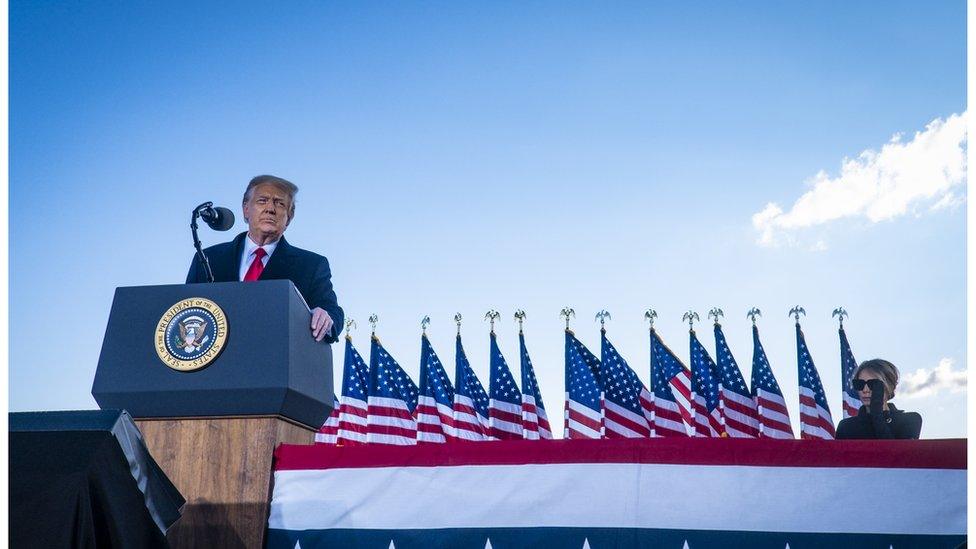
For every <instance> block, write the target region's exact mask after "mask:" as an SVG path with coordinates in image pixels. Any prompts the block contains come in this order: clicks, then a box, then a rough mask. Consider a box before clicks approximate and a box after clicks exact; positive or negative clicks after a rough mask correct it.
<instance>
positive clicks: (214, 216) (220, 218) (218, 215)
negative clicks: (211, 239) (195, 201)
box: [200, 206, 234, 231]
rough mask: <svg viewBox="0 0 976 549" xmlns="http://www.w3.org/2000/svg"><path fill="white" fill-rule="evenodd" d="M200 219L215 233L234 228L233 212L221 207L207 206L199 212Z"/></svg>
mask: <svg viewBox="0 0 976 549" xmlns="http://www.w3.org/2000/svg"><path fill="white" fill-rule="evenodd" d="M200 218H201V219H203V221H204V223H206V224H207V225H208V226H209V227H210V228H211V229H213V230H215V231H226V230H228V229H230V228H231V227H233V226H234V212H232V211H230V210H228V209H227V208H224V207H222V206H216V207H214V206H207V207H205V208H203V209H202V210H200Z"/></svg>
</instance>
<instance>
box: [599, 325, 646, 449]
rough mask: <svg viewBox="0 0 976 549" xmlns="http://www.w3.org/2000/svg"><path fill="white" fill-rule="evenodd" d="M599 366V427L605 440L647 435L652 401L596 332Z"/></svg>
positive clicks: (634, 375)
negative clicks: (600, 391)
mask: <svg viewBox="0 0 976 549" xmlns="http://www.w3.org/2000/svg"><path fill="white" fill-rule="evenodd" d="M600 363H601V370H602V374H603V413H604V418H603V424H604V426H605V427H606V437H607V438H645V437H649V436H651V422H653V418H654V398H653V397H652V396H651V393H650V392H649V391H648V390H647V388H646V387H644V384H643V383H642V382H641V380H640V378H638V377H637V373H636V372H634V371H633V370H632V369H631V368H630V366H628V365H627V362H626V361H624V359H623V357H621V356H620V353H618V352H617V349H615V348H614V346H613V344H612V343H610V340H609V339H607V333H606V330H600Z"/></svg>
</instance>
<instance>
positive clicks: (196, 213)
mask: <svg viewBox="0 0 976 549" xmlns="http://www.w3.org/2000/svg"><path fill="white" fill-rule="evenodd" d="M211 206H213V202H204V203H203V204H200V205H199V206H197V207H196V208H194V209H193V215H192V216H191V217H190V232H192V233H193V247H194V248H196V250H197V257H199V258H200V262H201V263H203V270H204V271H206V273H207V282H213V281H214V275H213V270H211V269H210V260H209V259H207V254H205V253H203V245H202V244H200V237H198V236H197V218H199V217H200V210H205V209H207V208H209V207H211Z"/></svg>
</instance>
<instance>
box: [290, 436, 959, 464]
mask: <svg viewBox="0 0 976 549" xmlns="http://www.w3.org/2000/svg"><path fill="white" fill-rule="evenodd" d="M275 460H276V463H275V469H276V470H278V471H287V470H301V469H336V468H364V467H406V466H420V467H434V466H456V465H524V464H547V463H661V464H682V465H745V466H766V467H875V468H878V467H880V468H909V469H963V470H964V469H966V440H965V439H941V440H773V439H741V438H740V439H732V438H724V439H722V438H718V439H716V438H705V439H695V438H654V439H612V440H606V439H604V440H512V441H500V442H489V443H484V444H431V445H424V446H407V447H394V446H391V447H387V446H356V447H336V446H331V445H326V444H316V445H308V446H303V445H291V444H283V445H281V446H279V447H278V449H277V450H275Z"/></svg>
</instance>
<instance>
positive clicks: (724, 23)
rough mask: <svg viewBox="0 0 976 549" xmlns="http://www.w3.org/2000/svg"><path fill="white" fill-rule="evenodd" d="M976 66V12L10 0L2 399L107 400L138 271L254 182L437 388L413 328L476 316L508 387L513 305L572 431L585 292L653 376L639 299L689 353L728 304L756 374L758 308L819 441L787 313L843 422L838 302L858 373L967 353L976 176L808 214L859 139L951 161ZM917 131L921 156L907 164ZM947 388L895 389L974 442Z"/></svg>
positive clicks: (589, 307) (483, 351) (298, 239)
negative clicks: (425, 321) (498, 317)
mask: <svg viewBox="0 0 976 549" xmlns="http://www.w3.org/2000/svg"><path fill="white" fill-rule="evenodd" d="M965 82H966V57H965V4H964V3H963V2H938V3H932V4H925V5H922V4H918V3H907V2H906V3H903V2H883V3H882V2H877V3H869V2H864V3H857V4H856V5H851V4H850V3H843V2H829V3H828V2H825V3H817V4H816V5H812V6H807V5H796V4H793V5H772V4H768V3H762V4H761V3H745V4H736V5H735V6H733V5H730V4H727V3H700V4H696V5H692V6H689V5H679V4H674V5H666V6H659V5H653V4H651V3H615V4H614V5H613V6H612V9H611V8H610V7H608V6H607V5H606V4H602V3H558V4H557V3H547V2H539V3H526V4H523V3H507V2H491V3H465V4H463V5H460V4H458V3H450V2H444V3H371V4H368V5H366V4H360V3H345V4H339V3H334V4H323V3H313V2H304V3H303V2H295V3H289V4H288V5H287V8H284V7H281V6H278V7H276V8H272V7H268V6H266V5H263V4H260V3H251V4H248V3H242V4H239V5H237V6H235V8H234V9H233V10H230V9H221V8H220V7H219V6H216V5H213V4H206V5H197V4H193V3H183V4H175V3H174V4H168V5H151V4H147V3H137V4H121V3H116V4H106V3H97V4H78V3H70V4H68V3H65V4H50V3H40V2H13V3H12V4H11V6H10V191H9V193H10V248H9V250H10V315H11V317H10V318H11V322H10V326H11V333H10V336H11V337H10V342H11V343H10V386H9V387H10V389H9V391H10V407H11V409H12V410H15V411H17V410H37V409H72V408H92V407H94V406H95V403H94V400H93V399H92V398H91V396H90V389H91V381H92V377H93V375H94V371H95V365H96V363H97V359H98V353H99V350H100V346H101V339H102V336H103V335H104V329H105V324H106V321H107V317H108V312H109V308H110V306H111V300H112V296H113V292H114V289H115V288H116V287H118V286H131V285H151V284H167V283H174V282H180V281H182V279H183V278H184V277H185V273H186V268H187V266H188V265H189V260H190V257H191V253H192V249H191V246H190V238H189V234H188V230H187V226H186V225H187V216H188V214H189V211H190V209H191V208H192V207H193V206H195V205H196V204H198V203H200V202H203V201H205V200H213V201H215V202H216V203H218V204H224V205H227V206H230V207H232V208H234V209H235V210H237V211H239V205H240V197H241V193H242V191H243V188H244V186H245V185H246V182H247V181H248V180H249V179H250V178H251V177H252V176H254V175H256V174H259V173H273V174H276V175H280V176H283V177H286V178H289V179H290V180H292V181H294V182H295V183H296V184H298V185H299V186H300V188H301V191H300V193H299V195H298V207H297V216H296V218H295V220H294V223H293V224H292V226H291V227H290V228H289V229H288V232H287V236H288V238H289V240H290V241H291V242H292V243H294V244H296V245H298V246H301V247H304V248H308V249H312V250H315V251H317V252H319V253H322V254H323V255H326V256H328V257H329V259H330V261H331V263H332V266H333V272H334V283H335V286H336V290H337V292H338V295H339V299H340V304H341V305H343V307H344V308H345V309H346V311H347V314H348V315H349V316H351V317H353V318H355V319H356V320H357V321H359V326H360V328H359V330H358V331H357V332H356V333H355V334H354V337H355V343H356V344H357V345H358V347H359V348H360V350H361V351H362V352H367V344H368V339H367V336H368V327H367V323H366V317H368V316H369V314H371V313H374V312H375V313H377V314H378V315H379V316H380V325H379V327H378V332H379V335H380V336H381V338H382V339H383V342H384V344H385V345H386V346H387V348H388V350H390V352H391V353H392V354H393V355H394V356H395V357H397V359H398V361H399V362H400V363H401V364H403V365H404V366H405V368H406V369H407V371H408V372H410V373H411V374H413V375H416V373H417V371H418V364H417V363H418V360H419V354H420V327H419V322H420V318H421V317H422V316H423V315H425V314H426V315H430V316H431V318H432V319H433V324H432V325H431V328H430V329H429V334H430V336H431V340H432V343H433V344H434V347H435V350H436V351H437V352H438V354H439V355H440V357H441V359H442V360H444V361H445V362H446V363H448V364H452V363H453V350H452V343H453V341H452V338H453V334H454V326H453V322H452V320H451V318H452V316H453V314H454V313H455V312H456V311H460V312H461V313H462V314H463V315H464V316H465V319H466V320H465V323H464V328H463V334H464V338H465V346H466V350H467V353H468V356H469V358H470V359H471V361H472V365H473V367H474V369H475V371H476V372H477V373H478V374H479V376H482V378H483V379H482V380H483V382H484V384H485V385H486V386H487V384H488V380H487V374H488V328H487V324H486V323H485V322H483V321H482V320H481V319H482V318H483V316H484V313H485V311H487V310H488V309H489V308H495V309H498V310H499V311H501V312H502V314H503V322H502V323H501V324H500V326H499V327H498V329H497V331H498V334H499V342H500V345H501V348H502V351H503V352H505V353H506V356H507V357H508V360H509V363H510V364H512V365H516V364H517V362H518V360H517V358H518V355H517V339H516V328H515V324H514V322H512V321H511V315H512V313H513V311H514V310H515V308H523V309H525V310H526V312H527V313H528V319H527V322H526V334H527V343H528V345H529V350H530V352H531V353H532V355H533V361H534V363H535V365H536V368H537V373H538V376H539V382H540V385H541V387H542V391H543V398H544V400H545V403H546V406H547V408H548V409H549V410H550V416H551V417H552V418H553V419H554V420H558V418H559V417H560V416H561V412H560V410H561V409H562V392H563V379H562V368H563V365H562V344H563V338H562V333H561V329H562V322H561V321H560V319H559V318H558V312H559V310H560V309H561V308H562V307H564V306H567V305H569V306H572V307H574V308H575V310H576V311H577V314H578V318H577V319H576V320H575V322H574V328H575V330H576V332H577V334H578V336H579V337H580V338H581V339H582V341H583V342H584V343H586V344H588V345H589V346H590V347H591V349H592V350H594V351H596V352H598V349H599V334H598V325H597V323H595V322H594V321H593V315H594V313H595V312H596V311H597V310H599V309H602V308H606V309H607V310H609V311H610V312H611V313H612V314H613V320H612V321H611V322H610V324H609V325H608V331H609V335H610V338H611V340H612V341H613V342H614V344H615V346H616V347H617V349H618V350H619V351H620V353H621V354H622V355H623V356H624V357H625V358H626V359H627V360H628V361H629V363H630V364H631V366H632V367H634V368H635V369H636V370H637V372H638V374H639V375H640V376H641V378H642V379H644V380H645V381H647V379H648V371H647V364H648V345H647V332H646V326H645V325H644V324H642V322H641V317H642V314H643V311H644V310H645V309H646V308H648V307H653V308H655V309H656V310H657V311H658V313H659V315H660V318H659V320H658V323H657V327H658V329H659V331H660V332H661V334H662V336H663V337H664V339H665V341H666V342H667V343H668V344H669V345H670V346H671V347H672V348H673V349H675V350H676V352H678V354H679V356H683V357H685V358H686V357H687V352H688V351H687V349H688V339H687V331H686V327H685V325H683V324H682V323H681V322H680V319H681V315H682V313H683V312H684V311H686V310H688V309H695V310H697V311H698V312H699V314H700V315H701V316H702V318H705V313H706V312H707V311H708V309H709V308H711V307H714V306H718V307H721V308H722V309H724V311H725V313H726V315H727V319H726V320H725V322H724V326H725V332H726V336H727V337H728V340H729V344H730V346H731V348H732V350H733V353H734V354H735V356H736V358H737V359H738V362H739V364H740V366H741V367H742V369H743V370H744V373H745V375H746V376H747V377H748V375H749V371H750V360H751V355H752V349H751V340H750V333H749V323H748V321H747V320H746V318H745V311H746V310H748V309H749V308H750V307H752V306H758V307H759V308H761V309H762V310H763V312H764V317H763V319H762V320H761V321H760V329H761V332H762V336H763V342H764V345H765V347H766V351H767V353H768V354H769V358H770V362H771V364H772V367H773V370H774V372H775V373H776V375H777V377H778V378H779V381H780V384H781V385H782V386H783V387H784V391H785V392H786V397H787V400H788V402H789V403H790V405H791V406H792V408H791V413H792V417H793V421H794V428H796V424H797V421H798V416H797V414H796V402H795V401H796V363H795V361H796V358H795V347H794V340H793V335H792V323H791V321H790V320H789V319H788V318H787V310H788V309H789V308H790V307H792V306H793V305H795V304H800V305H803V306H804V307H805V308H806V310H807V312H808V313H809V316H808V317H807V318H806V319H805V320H804V329H805V332H806V334H807V340H808V344H809V346H810V350H811V353H812V354H813V357H814V360H815V361H816V363H817V365H818V367H819V369H820V371H821V376H822V377H823V379H824V383H825V385H826V388H827V396H828V399H829V401H830V404H831V406H832V408H833V411H834V415H835V419H836V418H838V417H839V414H840V392H839V375H840V374H839V350H838V343H837V334H836V323H835V322H833V321H831V319H830V311H831V310H833V308H834V307H836V306H839V305H843V306H844V307H846V308H847V309H848V310H849V311H850V313H851V318H850V320H849V321H848V324H847V326H848V333H849V337H850V339H851V344H852V346H853V348H854V352H855V356H856V357H857V358H858V359H859V360H863V359H866V358H871V357H875V356H880V357H885V358H888V359H889V360H892V361H893V362H894V363H895V364H897V365H898V366H899V367H900V368H901V369H902V373H903V375H907V374H909V373H912V372H915V371H916V370H918V369H925V371H924V372H922V374H920V375H921V376H922V377H924V375H928V373H931V372H935V371H936V369H937V368H936V367H937V366H938V365H939V364H940V363H941V362H942V361H945V360H948V361H949V363H948V364H950V367H949V368H948V369H946V368H943V370H941V371H943V372H945V371H949V372H956V373H958V372H963V371H965V370H966V368H967V357H966V349H965V321H966V317H965V300H964V297H965V291H966V281H965V238H966V233H965V227H966V225H965V211H966V204H965V183H964V182H962V183H960V182H959V181H958V179H956V180H952V181H949V182H948V183H947V184H946V185H947V187H942V188H938V189H935V190H933V189H932V188H928V187H924V185H925V184H927V181H928V180H929V179H930V178H927V177H921V178H919V177H916V178H914V179H913V178H912V177H906V178H903V179H900V180H899V181H900V183H899V185H901V186H900V187H897V186H896V187H897V189H901V190H905V189H906V188H907V189H908V190H909V191H911V192H909V193H908V195H907V196H908V197H909V198H907V199H905V198H904V196H906V195H905V193H903V192H902V193H899V192H888V191H890V190H891V189H889V188H887V187H885V186H884V185H883V184H882V185H881V189H882V191H884V192H883V193H881V194H884V193H887V194H884V196H885V197H890V196H895V197H896V198H897V197H902V203H901V205H902V206H904V207H905V208H904V209H905V211H903V212H901V213H897V212H896V213H895V214H894V215H890V216H888V217H883V218H881V219H878V218H876V216H875V217H872V216H871V215H869V214H867V213H865V212H870V211H872V210H871V205H872V204H876V202H877V201H878V200H880V199H879V198H878V196H879V193H874V194H871V193H868V194H871V196H868V197H865V196H861V195H858V196H860V198H858V196H855V197H854V198H851V200H854V201H855V202H856V201H857V200H864V204H865V206H864V208H861V209H860V210H858V211H857V212H855V213H854V214H851V215H846V216H843V217H839V218H837V219H832V220H829V221H823V219H824V216H823V215H819V217H818V215H808V213H805V211H804V210H803V208H802V207H800V208H794V209H791V208H793V206H794V205H795V204H796V203H797V201H798V199H800V197H801V196H802V195H804V193H807V192H815V191H816V192H818V193H820V194H821V195H825V193H826V192H827V191H826V190H824V191H823V192H820V191H817V187H816V185H815V184H814V183H815V182H814V178H815V176H816V175H817V174H818V173H820V172H824V174H825V176H824V177H826V179H827V180H828V183H830V182H832V183H833V185H834V187H841V188H847V186H851V187H857V186H858V185H859V184H860V183H859V182H862V183H863V181H864V178H861V179H858V177H857V176H856V174H855V175H851V176H847V175H845V172H844V170H843V168H842V162H843V161H844V159H845V158H848V159H856V158H858V157H859V155H860V154H861V153H862V152H863V151H877V152H878V153H879V155H880V157H881V158H882V159H886V158H887V159H891V162H890V163H887V162H885V163H883V164H884V165H885V166H889V168H890V164H891V163H894V164H896V168H895V169H894V173H907V174H909V176H910V175H911V174H917V173H919V172H918V171H917V170H915V171H913V169H914V168H913V169H909V168H904V169H903V170H902V172H898V168H897V166H898V165H901V164H898V163H899V162H902V164H905V165H907V164H910V162H908V161H904V162H903V160H902V159H904V158H906V157H907V158H910V159H915V161H916V162H915V164H911V165H912V166H914V167H917V165H918V164H924V165H926V166H928V165H929V164H932V162H930V161H932V159H936V160H940V159H943V158H944V157H946V156H951V155H939V154H934V153H931V147H930V148H928V149H926V150H925V151H922V152H919V150H920V149H922V147H921V146H918V147H914V148H912V147H911V146H910V145H911V144H912V143H916V144H920V143H922V142H923V139H917V140H916V139H915V135H916V132H923V133H924V134H925V135H930V133H931V135H936V134H938V135H944V134H946V133H947V132H948V130H944V129H940V127H936V128H934V129H932V132H930V133H925V132H926V131H927V125H928V124H930V123H931V122H932V121H934V120H940V121H946V120H948V119H949V117H951V116H952V115H954V114H956V115H962V114H963V113H965V111H966V101H965V92H966V88H965ZM950 125H951V124H949V123H947V124H946V126H947V127H948V126H950ZM897 133H901V134H903V137H902V139H901V143H903V144H906V149H905V151H904V154H901V153H900V152H899V151H900V149H898V150H893V151H891V152H890V154H888V155H887V156H885V154H884V153H883V152H882V148H883V147H884V146H885V145H886V144H888V143H889V142H890V140H891V139H892V136H893V135H894V134H897ZM923 137H924V136H923ZM956 141H958V140H956ZM913 151H914V152H913ZM950 152H951V151H950ZM919 159H920V160H919ZM871 162H872V161H871V160H869V159H868V160H864V163H865V164H867V165H866V166H865V167H864V169H863V170H861V171H866V172H871V170H872V169H873V167H876V166H874V164H871ZM945 162H947V163H948V164H949V166H942V165H941V164H939V165H937V166H936V167H937V168H938V167H946V168H947V169H949V168H952V167H953V165H952V162H953V160H951V159H950V160H946V161H945ZM955 167H958V166H955ZM882 171H884V170H882ZM891 171H892V170H887V171H884V173H891ZM872 173H873V172H872ZM923 173H925V172H924V170H923ZM884 177H887V176H882V177H881V179H883V178H884ZM923 180H924V181H923ZM882 183H883V181H882ZM913 185H914V186H913ZM885 189H887V190H885ZM897 189H896V190H897ZM912 192H915V194H914V195H913V194H911V193H912ZM933 193H934V194H933ZM912 196H915V197H916V198H911V197H912ZM942 199H945V200H944V202H945V203H946V204H948V206H947V207H937V208H933V206H934V205H935V204H936V203H938V202H939V201H940V200H942ZM872 201H875V202H872ZM770 202H774V203H776V204H778V205H779V206H780V207H781V208H782V210H783V211H784V212H785V215H784V216H781V217H778V218H777V220H775V221H774V222H773V225H771V226H772V227H774V229H775V231H777V232H776V234H777V235H778V236H781V237H782V238H781V239H780V240H781V242H780V243H778V244H775V245H769V244H768V243H767V244H762V243H760V242H759V237H760V231H759V230H758V228H757V226H755V225H754V221H753V216H754V215H756V214H757V213H760V212H762V211H763V210H764V208H765V207H766V205H767V204H768V203H770ZM827 202H828V203H829V200H828V201H827ZM855 210H857V208H855ZM896 210H897V208H896ZM820 213H822V212H820ZM826 217H827V218H829V217H830V215H829V212H828V215H826ZM791 224H792V225H791ZM241 227H242V225H241V222H240V221H239V222H238V226H237V227H235V232H236V230H241V229H240V228H241ZM791 227H797V228H791ZM232 234H233V233H232ZM227 237H229V235H225V234H216V233H212V232H204V233H203V234H202V239H203V240H204V242H205V243H206V244H213V243H217V242H219V241H222V240H224V239H226V238H227ZM783 242H785V243H783ZM52 319H53V320H52ZM52 325H53V330H52ZM52 332H53V334H52ZM699 332H700V333H702V334H703V335H704V339H703V343H705V345H706V346H707V347H708V348H710V349H713V348H714V347H713V345H714V342H713V341H711V337H710V334H707V330H699ZM335 351H336V363H337V364H341V359H342V349H341V346H336V347H335ZM515 368H516V371H517V366H515ZM922 377H919V379H922ZM943 377H945V376H943ZM953 379H956V381H957V383H956V384H955V385H952V384H951V383H946V384H942V385H940V384H936V387H937V389H938V390H935V391H934V392H933V391H929V393H931V394H926V393H925V392H924V391H920V392H919V396H916V397H914V398H905V399H896V400H895V402H896V404H900V405H901V406H902V407H904V408H908V409H915V410H919V411H920V412H921V413H922V414H923V416H924V417H925V426H924V428H923V435H925V436H931V437H934V436H956V437H959V436H964V435H965V429H966V423H965V420H964V419H962V418H964V417H965V414H964V412H965V392H964V390H962V391H961V390H960V387H959V383H958V381H959V377H958V375H957V376H956V377H954V378H953ZM940 380H942V378H940ZM940 383H941V381H940ZM961 383H962V384H963V389H964V383H965V377H964V376H963V377H962V382H961ZM943 385H944V386H943ZM557 423H558V422H557Z"/></svg>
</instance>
